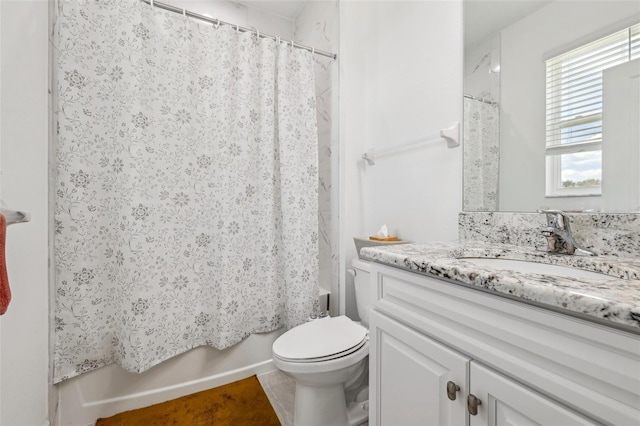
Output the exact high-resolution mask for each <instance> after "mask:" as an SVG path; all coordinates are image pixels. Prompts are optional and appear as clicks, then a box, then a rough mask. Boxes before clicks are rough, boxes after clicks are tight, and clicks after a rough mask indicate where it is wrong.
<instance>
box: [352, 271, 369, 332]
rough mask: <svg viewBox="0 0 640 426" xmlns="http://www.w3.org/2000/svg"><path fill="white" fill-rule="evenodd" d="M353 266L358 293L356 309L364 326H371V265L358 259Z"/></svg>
mask: <svg viewBox="0 0 640 426" xmlns="http://www.w3.org/2000/svg"><path fill="white" fill-rule="evenodd" d="M351 266H352V267H353V270H354V271H355V275H354V277H353V280H354V283H355V293H356V308H357V309H358V316H359V317H360V321H362V323H363V325H365V326H367V327H368V326H369V309H371V284H370V282H369V275H370V273H371V266H370V263H369V262H367V261H364V260H360V259H358V258H355V259H353V261H352V262H351Z"/></svg>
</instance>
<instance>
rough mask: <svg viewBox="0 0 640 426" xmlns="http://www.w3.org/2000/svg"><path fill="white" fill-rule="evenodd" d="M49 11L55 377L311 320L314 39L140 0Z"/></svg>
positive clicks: (88, 1)
mask: <svg viewBox="0 0 640 426" xmlns="http://www.w3.org/2000/svg"><path fill="white" fill-rule="evenodd" d="M56 15H57V16H56V24H55V42H54V45H55V48H54V55H55V62H54V63H55V67H54V68H55V71H54V72H55V73H56V76H55V80H54V81H55V83H56V84H55V93H54V102H55V105H54V110H55V112H56V114H55V117H56V120H57V132H56V133H57V137H56V141H55V149H54V152H55V164H54V165H53V174H54V180H55V191H56V192H55V238H54V247H55V275H56V278H55V285H56V288H55V294H56V300H55V325H54V328H55V332H54V334H55V344H54V346H55V347H54V382H60V381H62V380H65V379H67V378H70V377H73V376H76V375H78V374H81V373H84V372H87V371H90V370H93V369H96V368H99V367H101V366H104V365H107V364H110V363H114V362H115V363H118V364H119V365H121V366H122V367H123V368H125V369H126V370H128V371H131V372H141V371H144V370H146V369H148V368H150V367H152V366H153V365H155V364H158V363H160V362H162V361H163V360H166V359H168V358H170V357H172V356H175V355H177V354H179V353H182V352H185V351H187V350H189V349H190V348H194V347H197V346H201V345H211V346H214V347H216V348H218V349H223V348H226V347H228V346H231V345H233V344H235V343H237V342H239V341H240V340H242V339H244V338H245V337H247V336H248V335H249V334H251V333H260V332H269V331H272V330H275V329H277V328H280V327H282V326H286V327H292V326H295V325H297V324H299V323H301V322H303V321H305V319H306V318H308V317H309V315H310V314H311V313H313V312H314V310H316V309H317V305H318V287H317V276H318V242H317V240H318V231H317V229H318V223H317V202H318V200H317V190H318V187H317V185H318V167H317V129H316V111H315V94H314V67H313V60H312V55H311V53H309V52H307V51H305V50H301V49H294V48H292V47H291V46H289V45H287V44H285V43H276V42H275V41H273V40H270V39H259V38H258V37H256V34H251V33H242V32H237V31H236V29H235V28H233V27H230V26H220V27H218V28H216V27H215V26H213V25H209V24H203V23H199V22H195V21H193V20H190V19H188V18H186V17H184V16H181V15H179V14H174V13H169V12H166V11H162V10H159V9H157V8H156V9H154V8H152V7H151V6H149V5H147V4H145V3H143V2H140V1H138V0H117V1H105V0H101V1H98V0H84V1H59V2H58V4H57V8H56Z"/></svg>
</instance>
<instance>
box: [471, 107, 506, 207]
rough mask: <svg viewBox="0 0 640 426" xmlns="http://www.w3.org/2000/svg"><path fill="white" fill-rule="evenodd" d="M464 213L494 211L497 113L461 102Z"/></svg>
mask: <svg viewBox="0 0 640 426" xmlns="http://www.w3.org/2000/svg"><path fill="white" fill-rule="evenodd" d="M463 148H464V171H463V172H464V200H463V201H464V209H465V210H466V211H496V210H498V174H499V168H500V109H499V107H498V104H496V103H487V102H485V101H482V100H478V99H469V98H466V97H465V98H464V145H463Z"/></svg>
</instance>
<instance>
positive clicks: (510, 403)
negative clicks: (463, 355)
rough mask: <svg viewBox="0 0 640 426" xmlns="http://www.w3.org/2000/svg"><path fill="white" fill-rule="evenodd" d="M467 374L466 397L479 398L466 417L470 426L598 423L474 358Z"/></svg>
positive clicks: (565, 425)
mask: <svg viewBox="0 0 640 426" xmlns="http://www.w3.org/2000/svg"><path fill="white" fill-rule="evenodd" d="M469 376H470V383H471V384H470V388H471V390H470V392H469V396H468V398H474V397H475V398H477V399H479V400H480V405H478V406H477V414H476V415H473V414H470V416H469V417H470V426H487V425H491V426H494V425H495V426H498V425H500V426H502V425H512V426H529V425H563V426H569V425H596V424H598V423H595V422H593V421H591V420H589V419H587V418H585V417H582V416H580V415H579V414H577V413H575V412H574V411H571V410H570V409H569V408H567V407H565V406H563V405H561V404H559V403H558V402H555V401H553V400H551V399H548V398H546V397H544V396H543V395H541V394H539V393H537V392H535V391H533V390H532V389H529V388H527V387H525V386H524V385H522V384H520V383H518V382H515V381H513V380H511V379H508V378H506V377H505V376H503V375H501V374H499V373H497V372H495V371H493V370H490V369H488V368H487V367H484V366H482V365H481V364H479V363H477V362H476V361H473V362H471V368H470V373H469ZM470 405H471V407H468V410H469V413H472V412H473V404H472V403H470Z"/></svg>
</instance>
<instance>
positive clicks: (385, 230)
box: [376, 225, 389, 238]
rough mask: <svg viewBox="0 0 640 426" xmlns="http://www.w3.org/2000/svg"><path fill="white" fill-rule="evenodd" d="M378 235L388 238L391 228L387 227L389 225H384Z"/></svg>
mask: <svg viewBox="0 0 640 426" xmlns="http://www.w3.org/2000/svg"><path fill="white" fill-rule="evenodd" d="M376 236H378V237H380V238H386V237H388V236H389V230H388V229H387V225H382V227H381V228H380V229H379V230H378V233H377V234H376Z"/></svg>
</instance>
